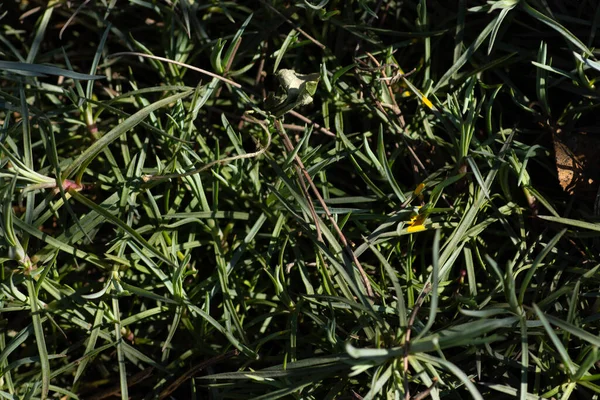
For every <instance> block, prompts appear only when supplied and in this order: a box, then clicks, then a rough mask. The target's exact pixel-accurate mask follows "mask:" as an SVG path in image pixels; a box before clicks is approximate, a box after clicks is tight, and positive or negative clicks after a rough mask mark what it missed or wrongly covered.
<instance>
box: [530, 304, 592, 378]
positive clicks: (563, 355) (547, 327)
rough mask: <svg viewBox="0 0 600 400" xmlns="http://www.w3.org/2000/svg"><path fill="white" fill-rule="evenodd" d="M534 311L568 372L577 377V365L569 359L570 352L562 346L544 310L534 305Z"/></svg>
mask: <svg viewBox="0 0 600 400" xmlns="http://www.w3.org/2000/svg"><path fill="white" fill-rule="evenodd" d="M533 309H534V310H535V313H536V314H537V316H538V319H539V320H540V322H541V323H542V325H543V326H544V329H545V330H546V333H547V334H548V336H549V337H550V340H551V341H552V344H554V347H555V348H556V351H557V352H558V354H559V355H560V358H561V359H562V361H563V363H565V366H566V368H567V372H568V373H569V375H570V376H573V375H575V373H577V370H576V369H575V364H573V361H571V357H569V352H568V351H567V349H566V348H565V346H564V345H563V344H562V342H561V341H560V339H559V338H558V336H557V335H556V333H555V332H554V329H552V327H551V326H550V323H549V322H548V319H547V318H546V316H545V315H544V313H543V312H542V310H540V308H539V307H538V306H537V304H533ZM586 333H587V332H586Z"/></svg>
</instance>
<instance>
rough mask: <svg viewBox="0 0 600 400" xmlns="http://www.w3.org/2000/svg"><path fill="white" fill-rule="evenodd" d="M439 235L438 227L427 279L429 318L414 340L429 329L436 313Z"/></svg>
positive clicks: (438, 276) (438, 280) (438, 277)
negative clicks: (428, 282)
mask: <svg viewBox="0 0 600 400" xmlns="http://www.w3.org/2000/svg"><path fill="white" fill-rule="evenodd" d="M440 235H441V231H440V230H439V229H438V230H437V231H435V237H434V239H433V249H432V257H433V261H432V266H433V269H432V271H431V276H430V278H429V281H430V282H431V302H430V305H429V318H428V319H427V324H426V325H425V327H424V328H423V329H422V330H421V332H419V335H418V336H417V337H416V338H415V340H419V339H421V338H422V337H423V336H425V334H426V333H427V332H429V329H431V327H432V326H433V323H434V322H435V316H436V314H437V306H438V300H439V294H438V285H439V283H440V275H439V272H440Z"/></svg>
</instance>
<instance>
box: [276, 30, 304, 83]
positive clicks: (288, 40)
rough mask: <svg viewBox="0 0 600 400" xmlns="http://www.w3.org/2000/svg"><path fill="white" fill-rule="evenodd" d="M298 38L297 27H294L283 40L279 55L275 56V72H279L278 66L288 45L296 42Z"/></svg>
mask: <svg viewBox="0 0 600 400" xmlns="http://www.w3.org/2000/svg"><path fill="white" fill-rule="evenodd" d="M297 39H298V32H296V30H295V29H292V30H291V31H290V33H288V35H287V37H286V38H285V40H284V41H283V44H282V45H281V48H280V49H279V50H278V51H277V57H276V58H275V64H274V65H273V73H275V72H277V68H279V63H280V62H281V60H282V59H283V56H284V55H285V52H286V51H287V49H288V47H289V46H290V45H291V44H292V43H294V42H295V41H296V40H297Z"/></svg>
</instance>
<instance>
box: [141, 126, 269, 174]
mask: <svg viewBox="0 0 600 400" xmlns="http://www.w3.org/2000/svg"><path fill="white" fill-rule="evenodd" d="M252 119H254V118H252ZM253 122H254V123H256V124H258V125H259V126H260V127H261V128H262V129H263V130H264V131H265V133H266V134H267V144H266V145H265V146H261V148H260V149H258V150H257V151H255V152H253V153H246V154H239V155H237V156H233V157H225V158H222V159H220V160H215V161H212V162H209V163H208V164H205V165H203V166H202V167H200V168H197V169H194V170H192V171H188V172H184V173H181V174H168V175H144V176H143V177H142V180H143V181H144V182H149V181H160V180H167V179H176V178H185V177H186V176H192V175H196V174H199V173H200V172H202V171H206V170H207V169H209V168H211V167H212V166H214V165H217V164H224V163H228V162H230V161H235V160H241V159H245V158H254V157H258V156H260V155H261V154H263V153H264V152H265V151H267V149H268V148H269V146H270V145H271V132H269V129H268V128H267V127H266V126H265V124H263V123H262V122H261V121H258V120H256V119H254V121H253Z"/></svg>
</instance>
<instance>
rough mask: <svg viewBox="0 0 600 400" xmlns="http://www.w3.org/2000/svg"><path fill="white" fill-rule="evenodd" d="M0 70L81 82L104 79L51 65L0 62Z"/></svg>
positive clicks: (100, 76)
mask: <svg viewBox="0 0 600 400" xmlns="http://www.w3.org/2000/svg"><path fill="white" fill-rule="evenodd" d="M0 70H7V71H14V72H21V71H23V72H29V73H34V74H37V75H39V76H46V75H57V76H64V77H65V78H71V79H77V80H81V81H85V80H92V79H104V78H106V77H105V76H103V75H88V74H82V73H79V72H74V71H70V70H68V69H63V68H58V67H53V66H51V65H43V64H29V63H22V62H17V61H0Z"/></svg>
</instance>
